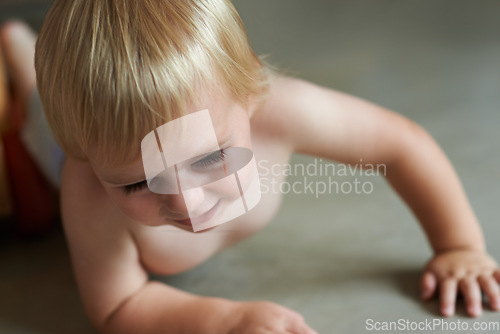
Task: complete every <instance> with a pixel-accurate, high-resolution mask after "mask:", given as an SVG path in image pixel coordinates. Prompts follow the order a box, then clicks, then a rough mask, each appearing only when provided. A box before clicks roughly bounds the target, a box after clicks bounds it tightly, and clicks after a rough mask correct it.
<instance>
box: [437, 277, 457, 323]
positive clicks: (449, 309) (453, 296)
mask: <svg viewBox="0 0 500 334" xmlns="http://www.w3.org/2000/svg"><path fill="white" fill-rule="evenodd" d="M439 299H440V300H441V314H443V315H444V316H448V317H449V316H452V315H453V314H454V313H455V302H456V300H457V281H456V280H454V279H447V280H445V281H443V283H441V287H440V289H439Z"/></svg>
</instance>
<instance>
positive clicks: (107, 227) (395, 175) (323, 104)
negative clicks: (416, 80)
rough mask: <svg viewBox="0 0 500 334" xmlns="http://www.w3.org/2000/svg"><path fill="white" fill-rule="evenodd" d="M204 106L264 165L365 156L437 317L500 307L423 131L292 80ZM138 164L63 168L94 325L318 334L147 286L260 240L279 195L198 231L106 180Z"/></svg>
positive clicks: (69, 223) (257, 309) (293, 316)
mask: <svg viewBox="0 0 500 334" xmlns="http://www.w3.org/2000/svg"><path fill="white" fill-rule="evenodd" d="M5 29H6V28H4V32H3V33H2V36H4V35H5V34H6V33H5ZM26 38H28V37H26ZM4 39H5V38H4ZM31 42H33V41H31ZM27 44H29V43H27ZM26 52H28V50H27V49H26ZM311 101H314V105H311ZM205 108H209V109H210V110H215V111H216V114H215V115H216V118H220V119H221V120H222V119H226V118H229V119H230V120H231V121H230V122H229V121H228V122H229V123H224V122H222V121H221V122H215V123H216V125H215V128H216V131H217V133H218V135H219V134H220V135H221V136H223V135H229V136H230V137H231V141H232V142H233V143H235V144H238V143H241V142H245V141H247V140H248V139H250V140H251V144H252V147H253V151H254V153H255V156H256V158H257V159H258V160H262V159H265V160H268V161H269V162H270V163H278V164H283V163H285V162H287V161H288V160H289V158H290V156H291V154H292V153H293V152H302V153H307V154H311V155H316V156H320V157H323V158H326V159H330V160H334V161H339V162H343V163H348V164H356V163H359V161H360V158H362V159H363V162H364V163H365V164H373V165H375V164H380V163H384V164H386V165H387V178H388V180H389V182H390V183H391V185H392V186H393V187H394V189H395V190H396V191H397V192H398V193H399V194H400V196H401V197H402V198H403V199H404V200H405V201H406V202H407V203H408V205H409V206H410V207H411V209H412V210H413V211H414V213H415V215H416V216H417V218H418V220H419V221H420V223H421V224H422V227H423V228H424V230H425V232H426V234H427V236H428V239H429V242H430V244H431V246H432V247H433V249H434V251H435V256H434V257H433V258H432V259H431V260H430V261H429V263H428V264H427V266H426V267H425V269H424V275H423V279H422V297H423V298H424V299H429V298H431V297H432V296H433V295H435V294H436V293H437V291H439V299H440V302H441V312H442V314H443V315H447V316H450V315H453V314H454V308H455V302H456V295H457V293H458V292H460V293H462V294H463V295H464V297H465V302H466V305H467V310H468V313H469V314H470V315H471V316H479V315H480V313H481V309H482V306H481V299H480V291H481V290H482V291H484V292H485V293H486V294H487V295H488V297H489V299H490V307H491V308H492V309H494V310H500V292H499V288H498V282H500V271H499V269H498V265H497V264H496V262H495V261H494V260H493V259H492V258H491V257H490V256H489V255H488V254H487V253H486V251H485V245H484V241H483V236H482V233H481V230H480V227H479V224H478V222H477V219H476V217H475V215H474V213H473V212H472V209H471V207H470V205H469V203H468V201H467V199H466V196H465V194H464V192H463V189H462V187H461V185H460V182H459V181H458V179H457V177H456V174H455V173H454V171H453V169H452V167H451V165H450V163H449V162H448V160H447V159H446V157H445V155H444V154H443V153H442V152H441V150H440V149H439V148H438V146H437V145H436V144H435V142H434V141H433V140H432V139H431V138H430V137H429V136H428V135H427V133H426V132H425V131H424V130H422V129H421V128H420V127H419V126H417V125H416V124H414V123H412V122H411V121H409V120H407V119H405V118H403V117H402V116H400V115H398V114H396V113H393V112H391V111H388V110H386V109H384V108H381V107H379V106H376V105H373V104H371V103H369V102H366V101H363V100H360V99H358V98H355V97H352V96H349V95H346V94H343V93H340V92H336V91H334V90H331V89H326V88H322V87H318V86H315V85H313V84H310V83H307V82H304V81H301V80H297V79H292V78H279V79H277V80H275V81H274V83H273V85H272V89H271V94H270V95H269V97H268V98H267V100H266V101H265V102H264V103H263V104H261V105H259V106H258V107H255V108H244V107H243V106H241V105H238V104H237V103H235V102H234V101H233V100H232V99H230V98H229V97H226V98H223V99H210V98H209V97H207V98H206V99H205V100H203V101H199V104H197V105H194V106H193V111H197V110H201V109H205ZM318 120H321V121H320V122H318ZM227 124H230V126H227ZM245 129H249V132H248V133H247V135H244V134H245V133H246V132H245V131H246V130H245ZM140 167H141V164H140V160H138V161H134V162H131V163H130V164H129V165H127V166H120V168H116V166H106V165H104V164H103V163H102V162H101V161H99V158H98V152H96V153H95V155H94V156H93V155H92V154H89V161H77V160H74V159H71V158H69V159H68V160H67V162H66V164H65V167H64V171H63V181H62V187H61V198H62V212H63V221H64V228H65V233H66V236H67V238H68V242H69V246H70V250H71V256H72V260H73V266H74V270H75V273H76V278H77V282H78V286H79V289H80V293H81V295H82V299H83V302H84V305H85V308H86V311H87V313H88V315H89V317H90V320H91V321H92V322H93V323H94V325H95V326H96V327H97V328H99V329H100V330H101V331H103V332H110V333H115V332H117V333H135V332H141V333H157V332H161V331H162V330H165V328H168V329H169V330H171V331H172V332H175V333H204V332H207V333H314V331H313V329H311V328H310V327H309V326H307V325H306V324H305V322H304V320H303V319H302V318H301V317H300V315H298V314H297V313H296V312H295V311H292V310H289V309H286V308H284V307H282V306H279V305H276V304H273V303H268V302H243V303H242V302H233V301H229V300H223V299H218V298H206V297H199V296H194V295H191V294H187V293H185V292H183V291H180V290H177V289H174V288H171V287H169V286H167V285H164V284H160V283H155V282H149V281H148V278H147V273H148V272H154V273H159V274H165V275H169V274H175V273H179V272H183V271H186V270H189V269H191V268H193V267H195V266H196V265H198V264H200V263H202V262H203V261H205V260H206V259H208V258H209V257H211V256H213V255H215V254H217V253H218V252H220V251H222V250H224V249H225V248H227V247H229V246H231V245H233V244H234V243H236V242H238V241H241V240H243V239H245V238H247V237H249V236H251V235H252V234H254V233H256V232H257V231H258V230H260V229H261V228H262V227H264V226H265V225H266V224H267V223H269V222H270V221H271V219H272V217H273V216H274V214H275V213H276V212H277V210H278V208H279V204H280V202H281V195H280V194H272V193H268V194H263V198H262V200H261V202H260V203H259V205H258V206H257V207H256V208H255V209H254V210H252V211H251V212H250V213H249V214H247V215H244V216H241V217H239V218H237V219H236V220H234V221H231V222H229V223H226V224H222V225H221V226H218V227H216V228H214V229H212V230H210V231H207V232H202V233H192V232H189V231H187V230H186V229H185V228H184V227H183V226H180V225H179V224H176V223H175V221H172V220H169V219H168V218H165V217H163V216H161V215H159V214H158V212H159V209H160V208H161V207H167V209H168V210H167V211H169V212H171V213H174V212H175V213H176V214H179V213H182V212H183V211H184V213H185V210H186V208H185V206H183V204H182V201H181V200H180V199H179V198H176V197H175V196H172V195H168V196H161V195H156V194H152V193H148V190H147V188H146V189H144V190H140V191H138V192H137V193H133V194H129V195H127V194H125V193H124V191H123V189H122V188H123V187H120V186H114V185H112V184H111V183H109V182H107V181H106V180H108V179H109V178H112V177H113V176H118V175H119V176H120V177H124V176H128V177H129V178H130V179H134V181H140V178H141V176H140V172H141V170H140ZM269 181H270V180H269ZM277 181H280V180H277ZM167 216H168V214H167ZM159 232H161V233H159ZM185 245H191V247H189V248H188V249H187V248H186V247H185ZM208 314H209V316H207V315H208ZM270 315H273V316H270Z"/></svg>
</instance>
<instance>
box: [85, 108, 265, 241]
mask: <svg viewBox="0 0 500 334" xmlns="http://www.w3.org/2000/svg"><path fill="white" fill-rule="evenodd" d="M207 102H208V103H206V104H205V105H203V104H197V105H196V106H193V107H192V110H191V109H190V111H189V115H187V116H184V117H181V118H180V119H178V120H182V119H186V120H189V122H191V123H186V124H187V125H186V124H184V125H182V126H180V127H177V129H178V130H179V129H180V130H179V131H175V129H174V131H165V132H164V134H163V137H164V138H158V139H159V140H160V141H161V143H162V146H164V147H162V149H163V152H164V153H165V154H164V156H165V158H166V160H168V159H172V160H176V159H177V160H178V161H179V162H178V163H177V162H175V173H173V174H171V175H173V177H171V179H170V180H168V177H163V179H162V178H160V177H154V178H151V175H147V174H148V168H146V167H147V164H148V162H149V158H148V157H147V154H146V156H145V155H144V151H145V150H144V142H146V139H147V138H145V140H144V141H143V152H142V155H141V154H138V158H137V159H136V160H134V161H132V162H130V163H128V164H126V165H122V166H107V165H104V164H102V163H101V162H100V161H99V159H92V158H90V159H89V161H90V163H91V165H92V167H93V169H94V171H95V173H96V175H97V177H98V178H99V180H100V181H101V183H102V185H103V187H104V189H105V190H106V192H107V194H108V195H109V197H110V198H111V200H112V201H113V202H114V203H115V204H116V206H117V207H118V208H120V210H121V211H122V212H123V213H125V215H127V216H128V217H130V218H131V219H133V220H134V221H136V222H139V223H141V224H144V225H149V226H160V225H165V224H171V225H175V226H177V227H179V228H181V229H183V230H186V231H190V232H193V231H197V230H204V229H205V228H206V227H207V226H208V227H210V226H211V225H207V224H211V221H216V220H217V219H219V220H221V219H223V215H224V214H226V216H227V214H228V212H230V211H231V210H233V211H234V207H235V206H234V203H235V201H236V200H237V199H238V200H239V199H240V196H241V190H242V189H241V188H240V189H238V187H235V186H234V184H233V185H231V184H230V181H231V180H230V178H224V175H222V177H220V176H219V177H216V176H215V174H217V173H220V171H221V170H222V171H226V175H227V168H226V167H227V164H226V162H225V160H228V157H231V154H235V153H236V154H237V153H238V152H241V151H238V150H243V151H245V148H246V151H247V152H251V151H249V150H251V148H252V146H251V140H250V119H249V113H248V111H247V110H246V109H245V108H244V107H243V106H241V105H240V104H238V103H236V101H234V100H233V99H218V100H217V101H207ZM201 110H208V111H204V112H201ZM197 115H205V116H207V117H208V118H209V119H210V120H211V125H209V126H208V128H211V130H210V131H206V132H205V131H196V132H197V133H192V132H193V131H190V132H189V133H186V132H185V131H184V132H183V131H182V129H183V128H185V127H186V126H187V127H189V126H191V125H192V126H195V127H196V126H200V125H202V126H201V128H204V124H200V122H202V119H200V118H197V117H191V116H197ZM205 119H206V117H205ZM175 121H176V120H174V121H172V122H169V123H171V124H174V123H175ZM193 122H195V123H196V122H198V124H193ZM167 125H168V123H167ZM160 128H161V127H160ZM160 128H158V131H157V132H156V135H159V136H162V133H161V131H159V129H160ZM152 130H153V129H152ZM153 135H154V133H153ZM214 135H215V136H214ZM153 138H154V137H153ZM210 140H212V143H213V145H212V147H213V146H214V145H215V146H216V147H217V146H218V148H220V150H211V149H209V148H210V145H208V146H207V142H209V141H210ZM241 148H243V149H241ZM167 152H168V154H167ZM183 157H184V158H183ZM186 158H187V159H186ZM160 161H161V160H160ZM145 170H146V172H145ZM171 170H172V171H173V170H174V168H172V169H171ZM247 170H248V171H247V172H245V171H243V172H242V173H238V174H239V179H238V182H239V183H240V187H243V191H244V190H245V188H248V187H249V185H250V184H251V183H252V180H251V177H252V175H251V174H252V173H251V170H249V169H248V168H247ZM218 171H219V172H218ZM222 173H224V172H222ZM216 180H217V182H210V181H216ZM162 183H164V184H165V183H169V184H170V186H169V187H167V188H169V189H174V190H177V189H178V190H179V191H170V190H169V189H167V188H165V187H162V186H161V184H162ZM233 183H234V182H233ZM206 184H209V185H206ZM158 185H160V186H158ZM172 185H173V188H172ZM181 187H182V189H181ZM182 190H184V191H182ZM257 201H258V200H257ZM196 219H198V221H196ZM226 221H227V219H226ZM221 222H224V221H219V222H218V223H221ZM218 223H217V222H216V223H214V224H212V226H213V225H216V224H218ZM203 224H205V225H203ZM196 226H198V227H199V228H196Z"/></svg>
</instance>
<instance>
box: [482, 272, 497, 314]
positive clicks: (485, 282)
mask: <svg viewBox="0 0 500 334" xmlns="http://www.w3.org/2000/svg"><path fill="white" fill-rule="evenodd" d="M478 282H479V285H481V289H483V291H484V292H485V293H486V295H487V296H488V299H489V301H490V306H491V308H492V309H493V310H496V311H500V287H499V286H498V283H497V281H496V280H495V279H494V278H493V277H491V276H484V275H481V276H479V278H478Z"/></svg>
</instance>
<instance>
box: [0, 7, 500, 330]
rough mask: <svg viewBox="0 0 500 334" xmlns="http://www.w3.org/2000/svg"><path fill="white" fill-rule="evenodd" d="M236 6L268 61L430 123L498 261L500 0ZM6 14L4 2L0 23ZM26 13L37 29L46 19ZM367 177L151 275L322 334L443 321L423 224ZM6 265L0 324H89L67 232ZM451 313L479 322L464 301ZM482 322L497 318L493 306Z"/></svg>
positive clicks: (6, 243)
mask: <svg viewBox="0 0 500 334" xmlns="http://www.w3.org/2000/svg"><path fill="white" fill-rule="evenodd" d="M37 3H38V5H37V6H40V3H41V2H40V1H37ZM235 4H236V6H237V8H238V9H239V10H240V13H241V15H242V17H243V20H244V22H245V23H246V25H247V29H248V32H249V35H250V38H251V40H252V42H253V44H254V46H255V48H256V50H257V51H258V52H260V53H268V54H270V58H269V59H270V61H271V62H273V63H275V64H277V65H279V66H280V67H282V68H290V69H291V71H290V73H291V74H293V75H295V76H299V77H302V78H305V79H308V80H311V81H314V82H317V83H320V84H322V85H326V86H329V87H332V88H334V89H337V90H341V91H345V92H348V93H350V94H354V95H358V96H360V97H363V98H365V99H368V100H371V101H373V102H376V103H378V104H380V105H383V106H385V107H388V108H391V109H393V110H396V111H398V112H401V113H402V114H404V115H406V116H407V117H409V118H411V119H413V120H415V121H416V122H418V123H420V124H421V125H423V126H424V127H425V128H426V129H427V130H428V131H429V132H430V133H431V134H432V135H433V136H434V137H435V138H436V140H437V141H438V142H439V143H440V144H441V146H442V147H443V148H444V150H445V151H446V152H447V153H448V155H449V157H450V159H451V160H452V162H453V163H454V165H455V167H456V169H457V171H458V173H459V175H460V177H461V178H462V180H463V183H464V186H465V188H466V191H467V193H468V195H469V198H470V200H471V202H472V205H473V207H474V208H475V210H476V212H477V215H478V217H479V219H480V221H481V223H482V226H483V229H484V232H485V235H486V239H487V242H488V248H489V251H490V252H491V254H492V255H493V256H495V257H496V258H497V259H499V260H500V243H498V236H499V235H500V224H499V223H498V219H499V218H498V217H500V206H499V205H498V199H499V198H500V189H499V187H498V185H499V184H500V154H499V153H500V146H499V144H498V143H499V141H500V140H499V139H500V134H499V131H498V127H499V125H500V113H499V106H500V94H499V89H500V67H499V66H498V59H500V36H499V34H498V31H500V21H499V20H498V16H499V14H500V3H499V2H498V1H495V0H490V1H488V0H481V1H467V0H446V1H444V0H419V1H416V0H412V1H410V0H399V1H389V0H370V1H368V0H363V1H361V0H342V1H338V0H337V1H322V0H310V1H298V0H273V1H266V0H253V1H244V0H237V1H235ZM9 6H10V7H7V8H8V9H9V11H12V12H14V11H18V12H16V15H17V16H21V17H23V16H22V15H21V14H22V13H23V11H22V10H19V8H18V6H17V5H9ZM16 6H17V7H16ZM4 8H5V7H4ZM9 11H6V10H3V9H2V7H1V6H0V13H1V15H0V19H4V18H5V17H7V16H8V15H9ZM26 13H30V14H29V15H31V16H29V17H28V16H27V18H28V19H29V20H30V22H32V23H33V24H34V25H35V26H36V25H37V24H38V23H37V22H39V21H40V18H39V17H37V16H36V15H39V14H36V13H35V14H36V15H35V14H33V13H34V11H33V10H31V11H27V12H26ZM27 15H28V14H27ZM294 161H295V162H297V163H310V162H311V161H312V160H311V158H307V157H303V156H296V157H294ZM301 178H302V177H301V176H297V177H295V178H293V177H292V178H291V179H290V180H289V181H290V182H294V181H300V180H301ZM321 180H322V179H321V178H318V181H321ZM363 180H364V181H368V182H372V183H373V186H374V191H373V193H371V194H369V195H365V194H362V195H359V194H330V195H323V196H320V197H319V198H315V196H314V195H294V194H289V195H287V196H286V197H285V201H284V204H283V208H282V210H281V212H280V213H279V214H278V216H277V217H276V219H275V221H274V222H273V223H272V224H271V225H269V226H268V227H267V228H265V229H264V230H263V231H262V232H261V233H259V234H258V235H256V236H255V237H253V238H251V239H248V240H246V241H244V242H242V243H241V244H239V245H237V246H235V247H234V248H231V249H230V250H227V251H225V252H223V253H221V254H219V255H218V256H216V257H214V258H213V259H211V260H210V261H208V262H206V263H205V264H203V265H201V266H199V267H198V268H196V269H194V270H192V271H190V272H188V273H185V274H181V275H177V276H173V277H169V278H158V277H155V278H156V279H162V280H163V281H164V282H166V283H168V284H171V285H173V286H175V287H178V288H181V289H184V290H187V291H190V292H193V293H198V294H202V295H211V296H220V297H225V298H230V299H235V300H258V299H265V300H270V301H274V302H277V303H280V304H283V305H285V306H287V307H290V308H293V309H295V310H297V311H299V312H300V313H302V314H303V315H304V317H305V318H306V320H307V322H308V323H309V324H310V325H311V326H312V327H313V328H315V329H316V330H317V331H318V332H319V333H327V334H328V333H365V332H368V331H367V330H366V328H365V322H366V320H367V319H374V320H375V321H397V320H398V319H408V320H410V321H424V320H425V319H428V320H430V319H435V318H438V319H439V315H438V313H437V309H438V304H437V302H435V301H434V302H430V303H427V304H422V303H421V302H420V301H419V300H418V280H419V275H420V271H421V269H422V266H423V265H424V263H425V262H426V260H427V259H428V258H429V256H430V255H431V251H430V249H429V247H428V245H427V242H426V239H425V238H424V236H423V234H422V232H421V230H420V228H419V226H418V224H417V222H416V221H415V219H414V218H413V217H412V215H411V213H410V212H409V211H408V210H407V208H406V207H405V206H404V204H403V203H402V202H401V200H400V199H399V198H398V197H397V196H396V195H395V194H394V193H393V192H392V191H391V189H390V188H389V187H388V186H387V184H386V183H385V181H384V180H383V179H381V178H377V177H364V178H363ZM339 181H340V182H343V181H352V178H348V177H345V178H340V179H339ZM0 268H1V269H0V333H56V334H57V333H61V334H62V333H75V334H80V333H93V330H92V329H91V328H90V326H89V325H88V323H87V320H86V318H85V316H84V313H83V310H82V307H81V305H80V303H79V298H78V294H77V292H76V289H75V284H74V281H73V278H72V273H71V269H70V263H69V258H68V255H67V248H66V246H65V243H64V239H63V237H62V235H61V232H60V230H58V231H55V232H53V233H51V234H50V235H48V236H46V237H41V238H39V239H37V240H20V239H18V238H10V239H7V240H3V241H2V244H1V245H0ZM448 320H449V321H457V320H460V321H467V322H468V323H470V324H472V323H473V322H474V321H476V320H471V319H469V318H467V317H465V313H464V310H463V307H461V306H459V310H458V315H457V316H455V317H453V318H450V319H448ZM479 320H480V321H500V317H499V315H498V314H497V313H493V312H491V311H488V310H486V311H485V313H484V315H483V317H482V318H481V319H479ZM471 326H472V325H471ZM414 332H415V333H416V332H417V331H414ZM420 332H425V333H434V332H432V331H420ZM420 332H419V333H420ZM437 332H438V331H436V332H435V333H437ZM439 332H440V333H455V332H456V331H439ZM461 333H473V332H472V331H461ZM475 333H483V332H475ZM484 333H490V332H487V331H484ZM491 333H492V332H491Z"/></svg>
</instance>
